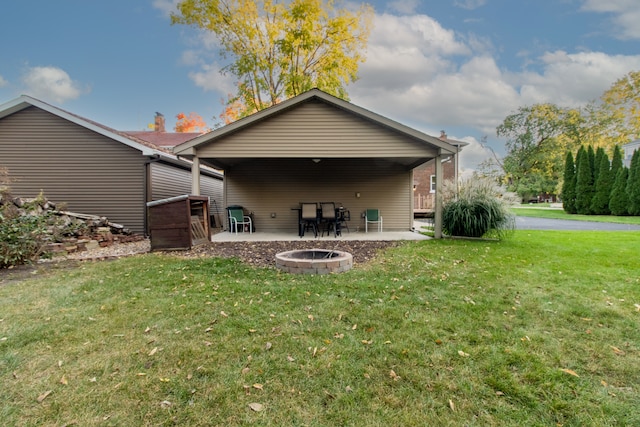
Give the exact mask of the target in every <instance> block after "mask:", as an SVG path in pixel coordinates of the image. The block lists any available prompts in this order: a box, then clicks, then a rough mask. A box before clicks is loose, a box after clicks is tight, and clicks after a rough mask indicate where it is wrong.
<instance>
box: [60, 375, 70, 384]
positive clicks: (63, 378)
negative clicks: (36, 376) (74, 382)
mask: <svg viewBox="0 0 640 427" xmlns="http://www.w3.org/2000/svg"><path fill="white" fill-rule="evenodd" d="M60 384H62V385H67V384H69V381H67V377H65V376H64V375H63V376H62V378H60Z"/></svg>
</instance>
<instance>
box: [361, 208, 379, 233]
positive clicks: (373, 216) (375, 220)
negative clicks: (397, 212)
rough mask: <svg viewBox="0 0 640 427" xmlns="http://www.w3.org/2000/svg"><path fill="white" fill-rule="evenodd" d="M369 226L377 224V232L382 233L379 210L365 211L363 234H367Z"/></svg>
mask: <svg viewBox="0 0 640 427" xmlns="http://www.w3.org/2000/svg"><path fill="white" fill-rule="evenodd" d="M369 224H378V231H380V232H382V215H380V210H379V209H367V210H366V211H365V213H364V232H365V233H368V232H369Z"/></svg>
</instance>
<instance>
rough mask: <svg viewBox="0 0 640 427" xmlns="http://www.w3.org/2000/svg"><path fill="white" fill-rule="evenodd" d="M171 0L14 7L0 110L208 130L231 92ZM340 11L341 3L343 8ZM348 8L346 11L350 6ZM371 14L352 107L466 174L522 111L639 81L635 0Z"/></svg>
mask: <svg viewBox="0 0 640 427" xmlns="http://www.w3.org/2000/svg"><path fill="white" fill-rule="evenodd" d="M177 1H178V0H108V1H104V0H102V1H98V0H57V1H51V0H20V1H11V2H6V4H3V7H2V13H0V40H3V42H2V44H1V46H0V104H2V103H5V102H8V101H10V100H12V99H14V98H16V97H18V96H20V95H22V94H25V95H30V96H32V97H35V98H37V99H40V100H42V101H45V102H48V103H51V104H53V105H55V106H57V107H59V108H62V109H65V110H67V111H70V112H72V113H75V114H78V115H80V116H83V117H85V118H88V119H91V120H94V121H97V122H99V123H102V124H104V125H107V126H110V127H112V128H115V129H117V130H122V131H126V130H146V129H148V124H150V123H153V118H154V115H155V113H156V112H160V113H162V114H163V115H164V116H165V118H166V123H167V130H168V131H170V130H172V129H173V126H174V125H175V120H176V119H175V116H176V115H177V114H178V113H180V112H183V113H187V114H188V113H190V112H195V113H197V114H199V115H200V116H202V117H203V119H204V120H205V121H206V123H207V124H208V125H209V126H211V127H213V125H214V124H215V123H216V122H219V121H220V120H219V115H220V113H221V112H222V110H223V104H222V102H223V101H222V100H223V99H225V98H226V97H227V94H229V93H232V92H233V91H234V87H235V86H234V80H233V79H232V78H231V77H230V76H228V75H226V76H225V75H221V74H220V69H221V68H222V67H224V65H226V64H227V62H225V60H224V59H222V58H221V57H220V56H219V55H218V51H217V49H216V43H215V40H214V39H213V38H212V36H211V35H210V34H206V33H203V32H201V31H199V30H197V29H194V28H191V27H187V26H184V25H171V22H170V18H169V13H170V11H171V10H174V8H175V5H176V3H177ZM338 1H339V0H338ZM354 3H359V2H354V1H353V0H351V1H344V2H343V3H342V4H343V5H344V6H345V7H350V6H353V5H354ZM368 3H369V4H371V5H372V6H373V7H374V9H375V17H374V21H373V29H372V32H371V35H370V37H369V43H368V47H367V52H366V61H365V62H364V63H362V64H361V65H360V68H359V79H358V80H357V81H356V82H355V83H351V84H349V85H348V86H347V91H348V93H349V97H350V100H351V102H352V103H354V104H356V105H358V106H360V107H363V108H366V109H368V110H370V111H373V112H375V113H378V114H381V115H383V116H386V117H388V118H391V119H393V120H396V121H398V122H400V123H402V124H404V125H407V126H410V127H413V128H415V129H417V130H419V131H422V132H425V133H427V134H430V135H434V136H438V135H440V131H441V130H444V131H446V133H447V135H448V136H449V138H453V139H456V140H461V141H465V142H467V143H469V145H468V146H467V147H466V148H465V149H464V150H463V152H462V154H461V157H460V164H461V169H462V170H463V171H467V172H468V171H471V170H473V169H475V168H477V166H478V164H479V163H480V162H481V161H482V160H484V159H486V158H489V157H491V156H493V153H496V154H497V155H498V156H501V155H503V154H504V152H505V148H504V144H505V141H504V140H501V139H499V138H498V137H497V136H496V127H497V126H498V125H500V124H501V123H502V122H503V120H504V119H505V118H506V117H507V116H508V115H509V114H512V113H514V112H516V111H517V110H518V108H520V107H524V106H528V105H533V104H536V103H543V102H552V103H555V104H557V105H560V106H564V107H575V106H580V105H585V104H586V103H588V102H589V101H592V100H597V99H598V98H599V97H600V96H601V95H602V94H603V92H604V91H606V90H607V89H608V88H609V87H610V86H611V85H612V84H613V83H614V82H615V81H616V80H618V79H620V78H622V77H624V76H625V75H626V74H628V73H629V72H630V71H637V70H640V49H639V47H640V44H639V42H640V24H639V22H640V1H638V0H606V1H605V0H423V1H419V0H397V1H369V2H368Z"/></svg>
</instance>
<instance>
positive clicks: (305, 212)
mask: <svg viewBox="0 0 640 427" xmlns="http://www.w3.org/2000/svg"><path fill="white" fill-rule="evenodd" d="M309 227H311V229H312V230H313V234H314V236H315V237H318V205H317V204H316V203H301V204H300V237H302V236H304V232H305V231H306V230H307V229H308V228H309Z"/></svg>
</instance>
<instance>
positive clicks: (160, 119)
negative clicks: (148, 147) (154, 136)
mask: <svg viewBox="0 0 640 427" xmlns="http://www.w3.org/2000/svg"><path fill="white" fill-rule="evenodd" d="M153 130H154V131H156V132H164V131H165V130H164V116H163V115H162V113H158V112H156V120H155V124H154V126H153Z"/></svg>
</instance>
